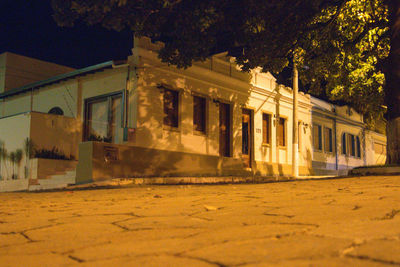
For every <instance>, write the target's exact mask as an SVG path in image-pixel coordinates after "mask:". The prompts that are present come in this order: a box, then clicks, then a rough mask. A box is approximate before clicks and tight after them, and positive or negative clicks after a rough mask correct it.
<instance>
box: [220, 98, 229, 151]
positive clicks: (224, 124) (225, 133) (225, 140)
mask: <svg viewBox="0 0 400 267" xmlns="http://www.w3.org/2000/svg"><path fill="white" fill-rule="evenodd" d="M219 155H220V156H223V157H230V155H231V107H230V105H229V104H224V103H219Z"/></svg>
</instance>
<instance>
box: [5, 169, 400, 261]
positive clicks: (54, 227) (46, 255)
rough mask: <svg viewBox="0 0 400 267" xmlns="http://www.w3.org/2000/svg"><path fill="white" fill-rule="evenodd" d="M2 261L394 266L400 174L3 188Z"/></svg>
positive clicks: (399, 246)
mask: <svg viewBox="0 0 400 267" xmlns="http://www.w3.org/2000/svg"><path fill="white" fill-rule="evenodd" d="M0 265H1V266H64V265H81V266H309V265H312V266H384V265H400V176H387V177H363V178H347V179H331V180H312V181H296V182H282V183H270V184H236V185H202V186H193V185H192V186H189V185H185V186H135V187H128V188H114V189H95V190H76V191H68V190H65V191H58V192H44V193H2V194H0Z"/></svg>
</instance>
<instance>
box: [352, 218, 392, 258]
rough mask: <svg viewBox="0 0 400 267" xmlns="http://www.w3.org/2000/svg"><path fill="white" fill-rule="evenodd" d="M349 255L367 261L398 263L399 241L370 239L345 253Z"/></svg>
mask: <svg viewBox="0 0 400 267" xmlns="http://www.w3.org/2000/svg"><path fill="white" fill-rule="evenodd" d="M399 226H400V225H399ZM346 255H347V256H349V257H354V258H359V259H365V260H367V261H368V262H379V263H385V264H389V265H400V241H399V239H397V240H385V239H379V240H371V241H368V242H366V243H363V244H361V245H359V246H356V247H354V249H352V250H349V252H348V253H346Z"/></svg>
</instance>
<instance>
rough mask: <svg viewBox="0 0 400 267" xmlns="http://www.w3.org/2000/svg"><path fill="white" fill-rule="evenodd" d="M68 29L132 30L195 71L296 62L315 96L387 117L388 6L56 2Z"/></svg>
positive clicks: (271, 1) (347, 0)
mask: <svg viewBox="0 0 400 267" xmlns="http://www.w3.org/2000/svg"><path fill="white" fill-rule="evenodd" d="M52 3H53V9H54V17H55V19H56V21H57V22H58V23H59V24H60V25H63V26H66V25H68V26H71V25H74V23H75V22H77V21H82V20H83V21H84V22H86V23H88V24H98V23H101V24H102V25H103V26H105V27H107V28H112V29H115V30H121V29H123V28H125V27H128V28H130V29H132V31H133V32H134V33H135V35H136V36H148V37H150V38H151V39H152V40H153V41H163V42H164V43H165V47H164V48H162V49H161V51H160V52H159V57H160V58H161V60H162V61H164V62H168V63H169V64H173V65H176V66H178V67H184V68H185V67H189V66H190V65H191V64H192V62H193V61H195V60H205V59H206V58H207V57H209V56H210V55H211V54H213V53H216V52H222V51H228V55H230V56H234V57H235V58H236V62H237V63H238V64H239V65H240V66H241V67H242V70H243V71H249V70H250V69H253V68H255V67H262V69H263V71H270V72H272V73H279V72H280V71H282V69H283V68H284V67H286V66H288V65H290V64H291V62H293V61H294V62H295V63H296V64H297V65H298V66H299V70H300V78H301V79H302V81H303V83H306V84H307V85H308V87H309V88H310V91H311V92H313V93H314V94H324V95H327V96H328V97H329V98H330V99H332V100H342V101H345V102H348V103H351V104H352V105H353V107H354V108H355V109H356V110H357V111H359V112H361V113H363V114H365V116H366V118H369V119H373V118H377V117H381V115H382V112H383V111H384V109H383V108H382V105H383V99H384V94H383V93H384V91H383V86H384V83H385V79H384V75H383V74H382V72H381V70H380V67H379V66H380V63H381V61H382V60H383V59H384V58H386V57H387V56H388V53H389V36H388V28H387V27H388V26H387V25H388V19H387V16H388V10H387V6H386V5H385V4H384V1H383V0H239V1H228V0H218V1H213V0H202V1H201V0H130V1H127V0H91V1H87V0H52Z"/></svg>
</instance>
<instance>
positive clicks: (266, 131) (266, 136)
mask: <svg viewBox="0 0 400 267" xmlns="http://www.w3.org/2000/svg"><path fill="white" fill-rule="evenodd" d="M262 123H263V125H262V126H263V128H262V135H263V139H262V140H263V144H271V138H270V129H271V115H269V114H265V113H264V114H263V118H262Z"/></svg>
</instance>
